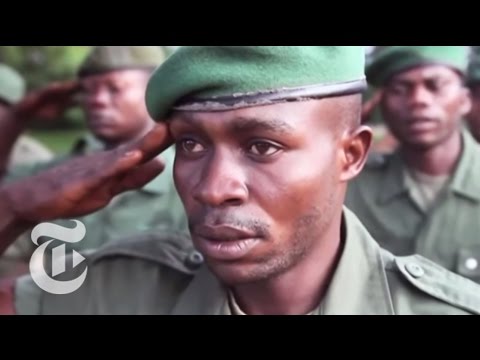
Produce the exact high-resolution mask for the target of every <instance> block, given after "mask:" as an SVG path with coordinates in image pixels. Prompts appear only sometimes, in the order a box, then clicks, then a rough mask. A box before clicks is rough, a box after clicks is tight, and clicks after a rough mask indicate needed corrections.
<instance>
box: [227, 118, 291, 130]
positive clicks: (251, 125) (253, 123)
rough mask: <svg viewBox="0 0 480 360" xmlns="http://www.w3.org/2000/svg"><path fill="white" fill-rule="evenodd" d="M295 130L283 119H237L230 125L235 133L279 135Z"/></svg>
mask: <svg viewBox="0 0 480 360" xmlns="http://www.w3.org/2000/svg"><path fill="white" fill-rule="evenodd" d="M293 130H294V128H293V127H292V126H291V125H290V124H288V123H287V122H286V121H284V120H281V119H259V118H254V117H237V118H235V120H234V121H233V122H232V124H231V125H230V131H231V132H234V133H246V132H253V131H269V132H273V133H278V134H285V133H288V132H292V131H293Z"/></svg>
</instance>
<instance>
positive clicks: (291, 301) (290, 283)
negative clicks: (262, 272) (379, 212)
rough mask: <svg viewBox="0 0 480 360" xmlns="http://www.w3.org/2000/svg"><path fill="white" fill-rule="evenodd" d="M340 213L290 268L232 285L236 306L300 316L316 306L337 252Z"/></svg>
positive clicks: (251, 311) (253, 312)
mask: <svg viewBox="0 0 480 360" xmlns="http://www.w3.org/2000/svg"><path fill="white" fill-rule="evenodd" d="M340 227H341V215H340V216H338V219H335V221H333V222H332V224H331V226H330V230H329V231H327V232H326V233H324V236H322V239H321V240H320V239H319V240H320V241H318V244H319V246H318V247H317V248H314V249H311V251H309V253H308V255H306V256H305V257H304V258H303V260H302V261H301V262H300V263H299V264H297V265H296V266H295V267H294V268H291V269H289V270H288V272H285V273H283V274H281V275H278V276H276V277H275V278H273V279H268V280H265V281H259V282H256V283H250V284H242V285H238V286H235V287H234V289H233V293H234V296H235V299H236V301H237V303H238V304H239V306H240V308H241V309H242V310H243V311H244V312H245V313H247V314H251V315H261V314H262V315H303V314H308V313H309V312H311V311H313V310H314V309H315V308H316V307H318V306H319V304H320V302H321V300H322V298H323V297H324V295H325V292H326V289H327V287H328V284H329V283H330V279H331V276H332V273H333V270H334V268H335V266H336V263H337V261H338V258H339V255H340V253H341V246H340V245H341V240H340V238H341V234H340Z"/></svg>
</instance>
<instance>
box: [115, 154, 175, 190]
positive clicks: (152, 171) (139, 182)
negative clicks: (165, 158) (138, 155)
mask: <svg viewBox="0 0 480 360" xmlns="http://www.w3.org/2000/svg"><path fill="white" fill-rule="evenodd" d="M164 168H165V164H164V163H163V162H162V161H160V160H159V159H153V160H151V161H149V162H147V163H145V164H143V165H141V166H139V167H137V168H135V169H134V170H132V171H131V172H129V173H128V174H127V175H125V177H124V178H123V179H122V180H121V181H120V183H118V184H117V185H116V186H115V188H114V189H112V191H113V194H114V195H117V194H119V193H122V192H124V191H128V190H135V189H139V188H142V187H143V186H145V185H146V184H148V183H149V182H150V181H152V180H153V179H155V178H156V177H157V176H158V175H160V174H161V173H162V171H163V169H164Z"/></svg>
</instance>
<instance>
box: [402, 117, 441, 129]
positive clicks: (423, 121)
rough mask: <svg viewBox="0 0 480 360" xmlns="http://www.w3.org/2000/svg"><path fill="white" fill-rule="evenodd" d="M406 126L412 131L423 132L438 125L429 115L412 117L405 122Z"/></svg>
mask: <svg viewBox="0 0 480 360" xmlns="http://www.w3.org/2000/svg"><path fill="white" fill-rule="evenodd" d="M407 126H408V128H409V129H410V130H411V131H414V132H424V131H430V130H434V129H435V128H436V127H437V126H438V121H436V120H434V119H432V118H430V117H421V116H419V117H413V118H411V119H410V120H409V121H408V123H407Z"/></svg>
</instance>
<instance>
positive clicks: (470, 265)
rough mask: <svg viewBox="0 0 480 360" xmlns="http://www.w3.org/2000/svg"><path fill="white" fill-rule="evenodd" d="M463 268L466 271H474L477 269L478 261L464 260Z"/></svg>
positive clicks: (473, 259)
mask: <svg viewBox="0 0 480 360" xmlns="http://www.w3.org/2000/svg"><path fill="white" fill-rule="evenodd" d="M465 267H466V268H467V269H468V270H475V269H476V268H477V267H478V261H477V259H475V258H468V259H467V260H465Z"/></svg>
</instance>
